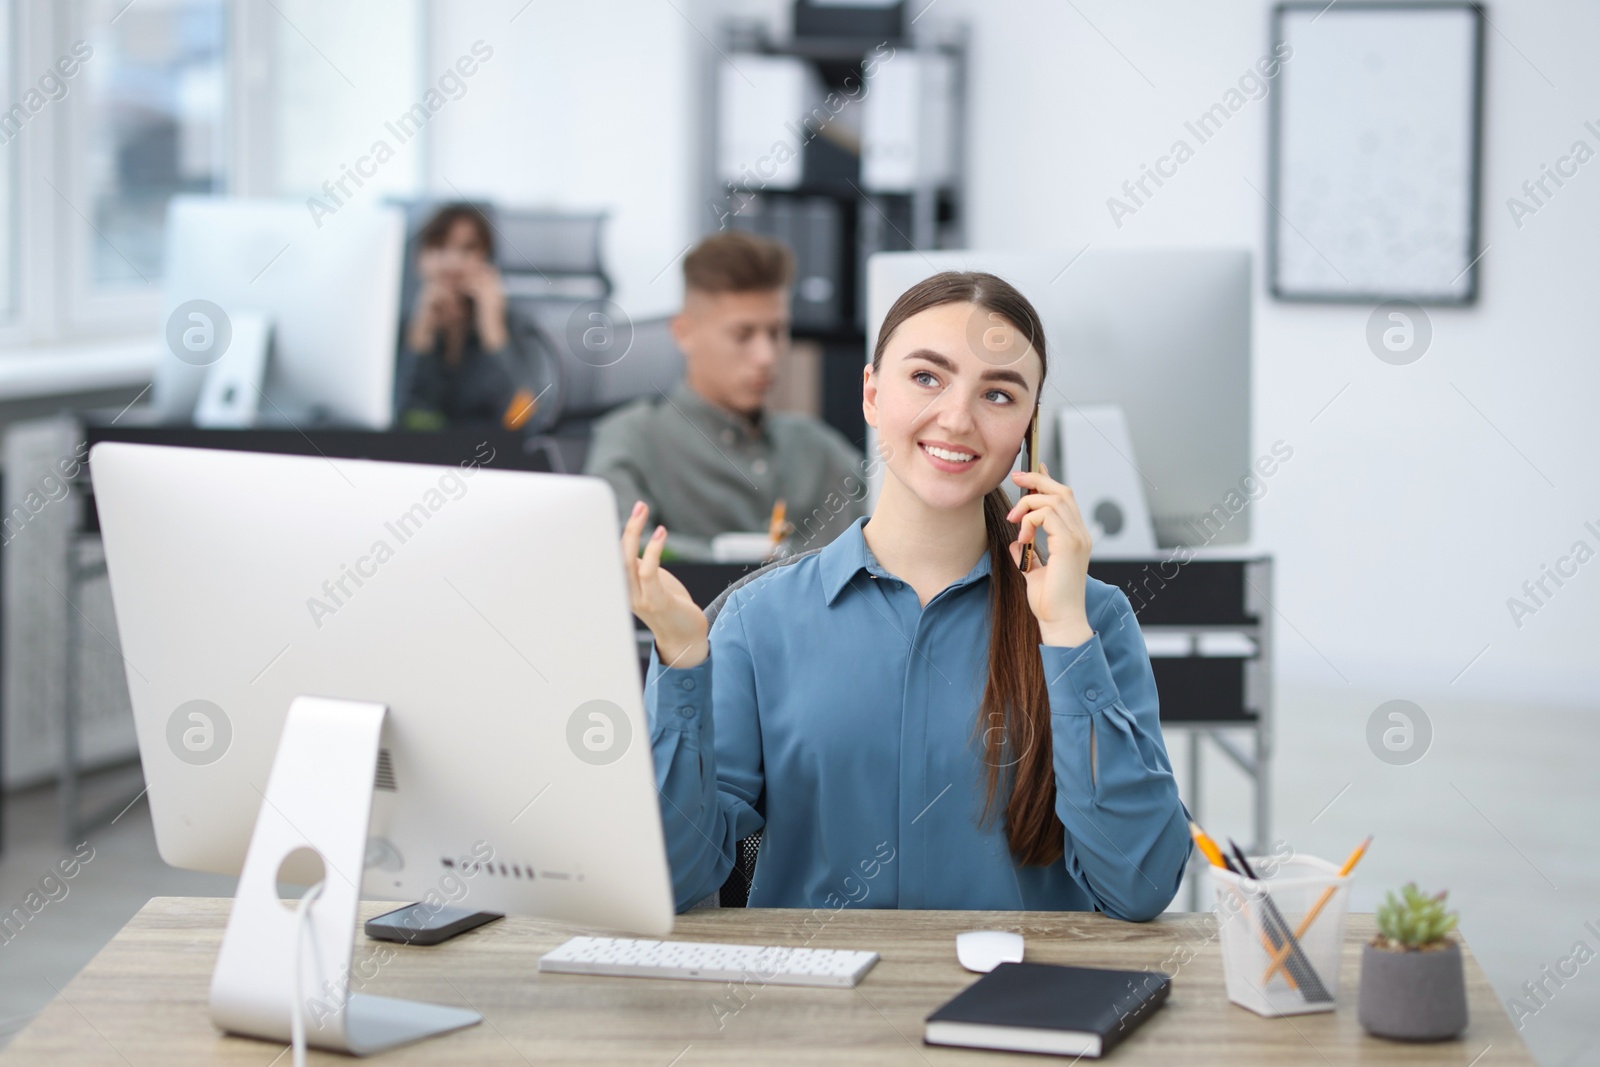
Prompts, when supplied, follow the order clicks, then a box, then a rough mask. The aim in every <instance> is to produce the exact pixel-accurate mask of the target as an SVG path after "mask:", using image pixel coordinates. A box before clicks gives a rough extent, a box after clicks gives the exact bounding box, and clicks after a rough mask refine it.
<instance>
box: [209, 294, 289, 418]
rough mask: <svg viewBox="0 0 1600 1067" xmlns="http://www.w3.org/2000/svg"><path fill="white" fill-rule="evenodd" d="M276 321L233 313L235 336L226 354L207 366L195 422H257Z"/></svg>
mask: <svg viewBox="0 0 1600 1067" xmlns="http://www.w3.org/2000/svg"><path fill="white" fill-rule="evenodd" d="M271 351H272V322H271V320H269V319H268V318H267V317H266V316H265V315H259V314H247V313H244V312H241V313H239V314H236V315H235V316H234V317H233V338H232V340H231V342H230V343H229V345H228V349H227V351H226V352H224V353H223V354H222V358H221V359H219V360H218V361H217V362H215V363H213V364H211V366H210V367H208V368H206V376H205V378H204V379H202V381H201V383H200V396H199V398H198V399H197V400H196V401H195V405H194V424H195V425H196V426H200V427H203V428H205V429H218V430H242V429H247V428H249V427H251V426H253V425H255V422H256V418H257V416H258V415H259V414H260V411H261V401H262V399H263V398H264V394H263V393H262V391H261V390H262V389H263V388H264V387H265V386H266V383H267V360H268V357H269V355H270V354H271Z"/></svg>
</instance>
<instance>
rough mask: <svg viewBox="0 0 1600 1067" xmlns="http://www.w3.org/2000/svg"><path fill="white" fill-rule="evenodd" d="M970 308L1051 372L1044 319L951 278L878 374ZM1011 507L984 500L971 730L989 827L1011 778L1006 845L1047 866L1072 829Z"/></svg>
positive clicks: (882, 332)
mask: <svg viewBox="0 0 1600 1067" xmlns="http://www.w3.org/2000/svg"><path fill="white" fill-rule="evenodd" d="M954 303H971V304H976V305H977V306H979V307H980V308H983V309H984V310H985V311H990V312H994V313H995V314H998V315H1000V316H1001V317H1002V318H1004V319H1005V320H1006V321H1007V322H1009V323H1010V324H1011V325H1012V326H1014V327H1015V328H1016V329H1018V330H1020V331H1021V332H1022V333H1023V335H1024V336H1026V337H1027V338H1028V339H1029V340H1030V341H1031V342H1032V344H1033V347H1034V350H1035V351H1036V352H1038V353H1039V363H1040V370H1041V374H1042V372H1043V370H1044V368H1045V365H1046V364H1045V347H1044V327H1043V324H1042V323H1041V322H1040V321H1039V316H1038V313H1037V312H1036V311H1034V309H1033V305H1032V304H1030V303H1029V302H1028V299H1027V297H1025V296H1023V295H1022V294H1021V293H1020V292H1018V291H1017V290H1016V288H1015V287H1013V286H1012V285H1011V284H1010V283H1009V282H1006V281H1004V280H1002V279H1001V278H998V277H996V276H995V275H993V274H986V273H983V272H980V271H945V272H943V273H941V274H935V275H934V276H933V277H931V278H927V279H924V280H923V281H921V282H918V283H917V284H916V285H913V286H912V287H911V288H910V289H907V290H906V291H905V292H904V293H902V294H901V295H900V299H898V300H896V301H895V302H894V306H893V307H891V308H890V309H889V313H888V314H887V315H885V316H884V319H883V325H882V326H880V327H879V328H878V342H877V345H876V347H875V348H874V350H873V353H872V367H873V370H874V371H876V370H877V369H878V367H879V366H880V365H881V364H882V362H883V351H884V347H885V345H886V344H887V343H888V340H889V337H890V336H891V335H893V333H894V331H895V330H896V329H898V328H899V326H900V324H901V323H903V322H904V321H905V320H906V319H909V318H910V317H911V316H913V315H916V314H918V313H919V312H922V311H926V310H928V309H929V308H932V307H939V306H942V305H944V304H954ZM1010 510H1011V500H1010V498H1009V497H1007V496H1006V492H1005V490H1004V489H1003V488H995V489H992V490H990V491H989V493H988V494H987V495H986V496H985V497H984V498H983V523H984V530H985V532H986V533H987V535H988V541H989V562H990V565H991V569H992V572H993V573H992V574H991V576H990V579H989V589H990V595H989V611H990V618H991V625H990V630H989V678H988V682H987V684H986V685H985V686H984V690H983V700H982V702H981V703H980V705H979V707H978V717H977V720H976V722H975V723H974V724H973V737H974V739H975V740H976V741H977V742H978V743H979V745H980V746H981V748H982V752H983V762H984V803H983V813H982V815H981V817H980V818H981V820H982V821H983V822H984V823H988V822H990V821H991V820H992V819H993V817H994V814H995V808H996V806H997V802H998V797H999V793H1000V786H1001V782H1002V780H1003V779H1007V780H1009V786H1010V795H1009V796H1008V797H1007V798H1006V801H1005V827H1006V840H1007V841H1008V842H1009V844H1010V846H1011V853H1012V855H1013V856H1014V857H1015V858H1016V860H1017V862H1019V863H1021V864H1024V865H1026V866H1035V867H1044V866H1049V865H1050V864H1053V863H1057V862H1059V861H1060V860H1061V857H1062V854H1063V853H1062V840H1063V837H1064V836H1065V833H1066V831H1065V828H1064V827H1063V826H1062V825H1061V820H1060V818H1058V817H1057V815H1056V776H1055V762H1054V751H1055V750H1054V746H1053V745H1052V744H1051V740H1050V698H1049V694H1048V692H1047V690H1046V688H1045V677H1044V663H1043V661H1042V660H1041V659H1040V657H1039V640H1040V637H1039V623H1038V620H1036V619H1035V618H1034V617H1033V611H1032V609H1030V608H1029V607H1028V588H1027V583H1026V581H1025V580H1024V579H1023V577H1022V572H1021V571H1019V570H1017V565H1016V562H1015V561H1014V560H1013V559H1012V558H1011V545H1012V543H1013V542H1015V541H1016V539H1017V526H1016V524H1015V523H1012V522H1010V521H1008V520H1007V519H1006V513H1007V512H1009V511H1010Z"/></svg>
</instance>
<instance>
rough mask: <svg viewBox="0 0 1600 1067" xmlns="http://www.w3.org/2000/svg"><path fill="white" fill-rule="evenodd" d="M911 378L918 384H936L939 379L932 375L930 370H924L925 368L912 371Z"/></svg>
mask: <svg viewBox="0 0 1600 1067" xmlns="http://www.w3.org/2000/svg"><path fill="white" fill-rule="evenodd" d="M911 380H912V381H914V382H916V383H917V384H918V385H938V384H939V379H937V378H935V377H934V376H933V374H932V372H930V371H925V370H919V371H915V372H913V373H912V375H911Z"/></svg>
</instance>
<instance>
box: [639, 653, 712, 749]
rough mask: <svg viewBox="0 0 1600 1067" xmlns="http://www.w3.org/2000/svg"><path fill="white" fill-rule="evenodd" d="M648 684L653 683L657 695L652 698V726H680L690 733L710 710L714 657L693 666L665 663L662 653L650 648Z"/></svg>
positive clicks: (659, 728)
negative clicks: (653, 717)
mask: <svg viewBox="0 0 1600 1067" xmlns="http://www.w3.org/2000/svg"><path fill="white" fill-rule="evenodd" d="M646 685H648V686H654V687H655V692H656V697H655V699H654V700H653V701H651V702H650V704H651V709H652V713H653V714H654V715H655V721H654V722H652V723H651V724H650V726H651V729H652V730H656V731H666V730H677V731H678V732H680V733H687V732H689V731H691V730H694V729H696V728H697V727H699V725H700V723H701V721H702V720H703V719H706V718H707V717H708V716H709V715H710V713H711V708H710V703H711V657H710V656H709V655H707V656H706V658H705V659H703V660H701V661H700V662H699V663H697V664H695V665H694V666H693V667H665V666H662V664H661V654H660V653H659V652H657V651H655V650H653V649H652V650H651V652H650V676H649V678H648V680H647V681H646Z"/></svg>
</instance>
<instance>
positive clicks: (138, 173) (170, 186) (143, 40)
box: [69, 0, 228, 291]
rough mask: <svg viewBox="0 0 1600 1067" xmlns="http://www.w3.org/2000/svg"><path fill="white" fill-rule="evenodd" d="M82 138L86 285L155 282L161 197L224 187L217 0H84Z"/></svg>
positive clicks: (78, 148) (223, 46)
mask: <svg viewBox="0 0 1600 1067" xmlns="http://www.w3.org/2000/svg"><path fill="white" fill-rule="evenodd" d="M82 7H83V12H82V15H83V25H84V28H85V31H86V32H85V33H83V34H82V39H83V40H84V41H85V42H86V47H87V48H92V49H93V53H92V57H91V58H89V59H88V60H87V61H85V62H84V64H83V77H84V80H85V83H84V90H85V92H84V100H83V103H82V108H81V112H80V114H81V118H82V133H81V135H80V136H78V137H74V138H73V142H74V143H73V144H72V145H71V149H70V155H69V158H70V159H72V160H73V161H75V162H77V163H78V164H79V165H80V167H81V169H80V170H79V171H78V173H77V174H76V175H74V177H75V178H76V179H77V180H76V181H73V182H72V183H71V184H72V185H73V186H75V187H76V188H78V189H81V191H82V199H81V200H80V201H78V202H77V203H76V204H75V205H73V206H75V207H77V208H78V210H79V211H81V212H82V216H83V217H82V218H81V219H80V221H81V222H82V223H84V224H85V225H84V227H83V229H82V230H80V234H79V241H78V244H79V247H80V248H86V250H87V255H86V256H85V257H84V265H85V266H86V267H87V271H86V274H87V282H88V286H89V288H90V289H91V290H97V291H104V290H107V289H116V288H121V287H127V286H135V285H136V286H140V287H146V286H149V285H151V284H153V283H155V282H157V281H158V280H159V279H160V277H161V251H162V242H163V232H164V228H165V223H166V217H167V201H169V200H170V199H172V197H173V196H174V195H176V194H178V193H220V192H224V191H226V189H227V167H226V162H225V155H226V153H225V151H224V137H225V136H226V134H227V128H226V127H227V124H226V122H225V118H224V117H225V115H226V113H227V99H226V98H227V53H228V49H227V39H228V33H227V28H228V17H227V16H228V12H227V5H226V3H225V2H224V0H138V2H137V3H129V2H128V0H84V2H83V4H82Z"/></svg>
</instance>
